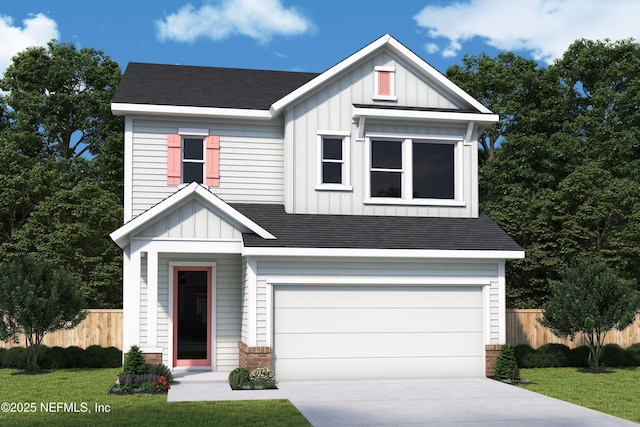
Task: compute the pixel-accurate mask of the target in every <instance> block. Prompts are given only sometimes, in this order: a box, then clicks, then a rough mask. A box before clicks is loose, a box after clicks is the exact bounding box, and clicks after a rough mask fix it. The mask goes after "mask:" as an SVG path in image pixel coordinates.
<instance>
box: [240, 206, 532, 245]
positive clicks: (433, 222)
mask: <svg viewBox="0 0 640 427" xmlns="http://www.w3.org/2000/svg"><path fill="white" fill-rule="evenodd" d="M232 206H233V208H234V209H236V210H238V211H239V212H240V213H242V214H243V215H245V216H247V217H248V218H250V219H251V220H252V221H254V222H256V223H257V224H258V225H260V226H261V227H263V228H264V229H266V230H267V231H269V232H270V233H271V234H273V235H274V236H276V237H277V239H276V240H266V239H262V238H261V237H259V236H257V235H255V234H252V233H246V234H244V235H243V240H244V246H246V247H286V248H356V249H432V250H485V251H522V248H521V247H520V246H518V244H516V243H515V242H514V241H513V240H512V239H511V237H509V236H508V235H507V233H505V232H504V231H503V230H502V229H501V228H500V227H498V225H497V224H496V223H495V222H493V221H492V220H491V219H490V218H489V217H488V216H486V215H484V214H481V215H480V217H479V218H432V217H406V216H400V217H399V216H370V215H311V214H287V213H286V212H285V211H284V207H283V206H282V205H266V204H233V205H232Z"/></svg>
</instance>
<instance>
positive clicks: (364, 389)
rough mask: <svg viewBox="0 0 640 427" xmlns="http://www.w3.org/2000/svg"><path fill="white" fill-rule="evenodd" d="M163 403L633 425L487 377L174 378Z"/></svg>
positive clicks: (458, 421) (362, 421)
mask: <svg viewBox="0 0 640 427" xmlns="http://www.w3.org/2000/svg"><path fill="white" fill-rule="evenodd" d="M176 380H177V381H178V382H177V383H176V384H174V385H172V386H171V390H170V391H169V395H168V398H167V400H168V401H169V402H178V401H201V400H254V399H289V400H290V401H291V403H293V404H294V405H295V406H296V408H298V410H299V411H300V412H301V413H302V415H304V416H305V418H307V420H309V422H310V423H311V424H312V425H314V426H412V427H415V426H447V427H451V426H492V427H493V426H545V427H546V426H552V427H553V426H582V427H584V426H594V427H596V426H597V427H606V426H637V425H638V424H635V423H633V422H631V421H627V420H623V419H620V418H616V417H613V416H611V415H606V414H603V413H600V412H597V411H593V410H591V409H587V408H583V407H581V406H577V405H573V404H570V403H566V402H563V401H560V400H556V399H552V398H550V397H546V396H543V395H540V394H537V393H533V392H530V391H528V390H523V389H520V388H518V387H513V386H510V385H507V384H502V383H499V382H497V381H493V380H490V379H487V378H470V379H428V380H380V381H370V380H367V381H281V382H279V383H278V390H262V391H232V390H231V389H230V388H229V385H228V383H227V381H226V376H225V377H224V378H222V375H220V374H218V373H213V372H208V373H201V374H195V375H193V374H188V375H186V374H185V375H182V376H181V375H180V374H177V375H176Z"/></svg>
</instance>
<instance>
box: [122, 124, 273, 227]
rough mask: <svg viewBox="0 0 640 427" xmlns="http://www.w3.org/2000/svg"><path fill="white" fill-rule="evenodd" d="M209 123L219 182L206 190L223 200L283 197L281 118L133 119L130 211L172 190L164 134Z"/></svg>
mask: <svg viewBox="0 0 640 427" xmlns="http://www.w3.org/2000/svg"><path fill="white" fill-rule="evenodd" d="M180 127H185V128H199V129H209V132H210V134H212V135H218V136H220V185H219V186H218V187H210V191H211V192H212V193H214V194H216V195H217V196H219V197H220V198H221V199H222V200H224V201H225V202H227V203H236V202H253V203H283V200H284V193H283V191H284V190H283V182H284V171H283V170H284V152H283V127H282V121H281V120H274V121H270V122H267V123H259V122H239V121H229V122H224V123H222V122H192V121H176V120H170V119H169V120H152V119H144V118H136V119H134V120H133V150H132V151H133V174H132V176H133V178H132V182H131V183H125V185H131V186H132V199H133V200H132V211H133V217H135V216H137V215H139V214H141V213H142V212H144V211H145V210H147V209H149V208H151V207H153V206H154V205H156V204H157V203H158V202H160V201H162V200H164V199H165V198H167V197H168V196H170V195H171V194H173V193H174V192H175V191H176V190H177V189H178V187H177V186H169V185H167V135H168V134H172V133H177V132H178V128H180Z"/></svg>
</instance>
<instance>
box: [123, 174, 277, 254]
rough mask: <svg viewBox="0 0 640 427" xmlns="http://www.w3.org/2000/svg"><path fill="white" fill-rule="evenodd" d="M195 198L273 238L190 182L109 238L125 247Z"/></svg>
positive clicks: (215, 197) (249, 229)
mask: <svg viewBox="0 0 640 427" xmlns="http://www.w3.org/2000/svg"><path fill="white" fill-rule="evenodd" d="M193 198H197V199H198V200H200V201H201V202H202V203H203V204H204V205H205V206H207V207H208V208H209V209H211V210H213V211H216V212H220V213H221V214H223V215H225V216H227V217H228V218H230V219H231V221H233V222H235V223H237V224H238V226H239V228H242V229H244V231H245V232H251V233H255V234H256V235H257V236H260V238H262V239H275V236H273V235H272V234H271V233H269V232H268V231H267V230H265V229H264V228H262V227H261V226H259V225H258V224H256V223H255V222H253V221H252V220H251V219H249V218H247V217H246V216H245V215H243V214H241V213H240V212H238V211H237V210H235V209H233V208H232V207H231V206H229V205H228V204H226V203H225V202H223V201H222V200H221V199H220V198H218V196H216V195H215V194H213V193H211V192H210V191H209V190H207V189H206V188H205V187H203V186H202V185H200V184H198V183H196V182H192V183H191V184H189V185H187V186H186V187H184V188H182V189H180V190H178V191H177V192H175V193H173V194H172V195H171V196H169V197H167V198H166V199H164V200H163V201H161V202H160V203H158V204H157V205H155V206H154V207H152V208H151V209H149V210H147V211H145V212H143V213H141V214H140V215H138V216H137V217H135V218H134V219H132V220H131V221H129V222H127V223H126V224H124V225H123V226H122V227H120V228H118V229H117V230H116V231H114V232H113V233H111V234H110V237H111V239H112V240H113V241H114V242H116V243H117V244H118V246H120V247H121V248H123V249H124V248H125V247H126V246H127V245H128V244H129V243H130V241H131V236H134V235H135V234H137V233H139V232H141V231H143V230H144V229H145V228H147V227H148V226H150V225H151V224H153V223H154V222H155V221H157V220H158V219H159V218H161V217H163V216H165V215H167V214H168V213H170V212H171V211H173V210H174V209H176V208H178V207H179V206H181V205H182V204H183V203H186V202H187V201H189V200H191V199H193Z"/></svg>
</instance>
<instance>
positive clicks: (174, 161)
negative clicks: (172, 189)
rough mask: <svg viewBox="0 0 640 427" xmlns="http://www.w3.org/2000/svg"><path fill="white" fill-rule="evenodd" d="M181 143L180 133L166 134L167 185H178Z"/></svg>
mask: <svg viewBox="0 0 640 427" xmlns="http://www.w3.org/2000/svg"><path fill="white" fill-rule="evenodd" d="M181 145H182V138H181V137H180V135H178V134H169V135H167V184H169V185H180V181H181V180H180V170H181V167H180V166H181V163H182V156H181V154H180V153H181Z"/></svg>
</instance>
